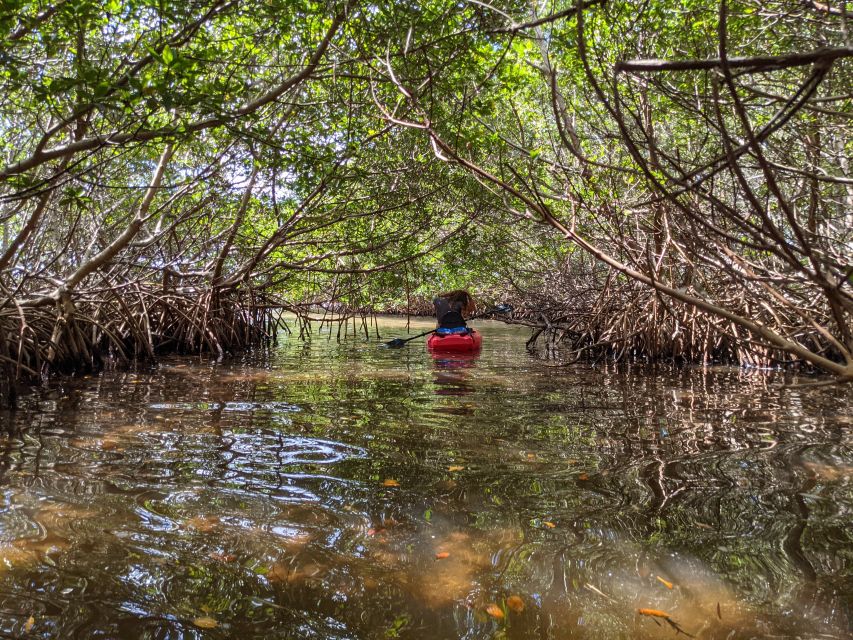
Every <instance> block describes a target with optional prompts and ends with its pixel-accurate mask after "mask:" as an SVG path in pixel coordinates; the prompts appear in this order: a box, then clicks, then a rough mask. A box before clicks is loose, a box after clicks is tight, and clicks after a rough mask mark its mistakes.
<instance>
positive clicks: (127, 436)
mask: <svg viewBox="0 0 853 640" xmlns="http://www.w3.org/2000/svg"><path fill="white" fill-rule="evenodd" d="M422 330H423V329H421V328H420V327H418V326H413V328H412V331H413V332H417V331H422ZM484 333H485V341H484V342H485V344H484V349H483V351H482V353H481V354H480V356H479V357H465V358H460V357H458V356H453V357H452V358H447V357H439V358H433V357H431V356H430V355H429V354H428V353H427V352H426V351H425V350H424V349H423V348H422V347H421V348H407V349H402V350H381V349H376V348H374V347H373V345H369V344H364V343H362V342H360V341H353V342H352V343H343V344H341V345H337V344H336V343H334V342H328V341H326V340H325V339H321V340H317V341H315V342H314V343H313V344H311V345H303V344H301V343H296V342H290V343H284V344H283V345H282V346H281V348H280V349H279V350H277V351H275V352H272V353H257V354H250V355H247V356H245V357H243V358H241V359H240V360H238V361H234V362H230V363H223V364H219V365H217V364H212V363H209V362H207V361H198V360H189V359H188V360H180V359H175V360H174V361H170V362H169V363H167V364H166V365H164V366H161V367H157V368H152V369H140V370H138V371H130V372H111V373H108V374H105V375H103V376H101V377H98V378H90V379H85V380H80V381H77V382H74V383H72V384H70V385H68V386H67V388H65V389H63V390H61V392H58V391H48V392H44V393H43V394H36V395H32V396H30V397H29V398H28V399H27V404H26V406H25V407H24V409H23V410H21V411H19V412H17V413H15V414H6V415H5V416H4V420H5V421H6V422H5V423H4V424H6V426H7V427H8V430H7V435H6V437H5V438H3V439H0V478H2V485H0V489H2V492H0V582H2V588H3V594H4V595H3V601H4V604H3V611H4V614H3V615H2V616H0V632H2V634H3V635H7V636H13V637H20V636H22V635H24V634H25V633H29V634H30V635H35V636H41V637H63V638H66V637H68V638H91V637H122V638H183V637H187V638H196V637H211V638H232V637H244V638H267V637H282V638H353V637H357V638H390V637H400V638H493V637H505V638H531V639H532V638H661V637H677V634H678V631H677V630H676V628H677V629H680V630H682V631H683V632H685V633H688V634H690V635H693V636H696V637H700V638H720V639H723V638H751V637H768V636H773V637H782V638H794V637H803V638H842V637H847V631H848V629H849V627H850V622H851V611H850V602H851V596H853V583H851V577H853V574H851V568H850V563H849V556H850V552H851V548H853V545H851V538H850V531H851V526H850V525H851V521H850V513H851V509H853V494H851V492H850V483H851V477H853V474H852V473H851V469H853V447H851V444H853V440H851V436H850V428H849V427H850V425H851V419H850V416H851V415H853V412H851V411H850V409H851V405H853V403H852V402H851V398H850V394H849V392H848V391H846V390H845V391H843V392H839V390H838V389H834V390H813V391H808V392H806V391H801V390H795V389H784V388H779V387H778V382H779V379H778V376H777V377H776V378H767V377H763V376H755V375H746V374H744V373H742V372H738V371H732V370H719V371H705V372H702V371H694V372H691V371H672V372H667V371H657V372H648V371H641V370H637V369H627V370H610V369H607V368H601V367H596V368H592V367H575V368H571V369H566V370H560V369H553V368H546V367H544V366H542V365H540V364H539V363H536V362H535V361H531V360H529V359H528V358H527V357H526V355H525V354H524V351H523V342H524V336H523V335H521V334H517V333H513V332H512V331H507V330H504V329H500V328H498V327H489V328H488V329H487V330H485V331H484ZM412 347H414V345H412ZM673 625H675V626H673Z"/></svg>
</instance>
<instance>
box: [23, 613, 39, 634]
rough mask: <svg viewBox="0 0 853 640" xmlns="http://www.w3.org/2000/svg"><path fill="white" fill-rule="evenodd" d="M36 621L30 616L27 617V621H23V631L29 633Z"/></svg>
mask: <svg viewBox="0 0 853 640" xmlns="http://www.w3.org/2000/svg"><path fill="white" fill-rule="evenodd" d="M35 623H36V619H35V618H33V617H32V616H30V617H29V618H27V621H26V622H25V623H24V633H29V632H30V631H32V628H33V625H34V624H35Z"/></svg>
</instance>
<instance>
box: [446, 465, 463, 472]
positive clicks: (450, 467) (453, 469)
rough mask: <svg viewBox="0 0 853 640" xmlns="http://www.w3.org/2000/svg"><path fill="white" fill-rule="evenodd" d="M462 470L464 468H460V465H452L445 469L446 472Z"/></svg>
mask: <svg viewBox="0 0 853 640" xmlns="http://www.w3.org/2000/svg"><path fill="white" fill-rule="evenodd" d="M464 468H465V467H463V466H461V465H458V464H452V465H450V466H449V467H447V470H448V471H462V469H464Z"/></svg>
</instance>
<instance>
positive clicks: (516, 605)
mask: <svg viewBox="0 0 853 640" xmlns="http://www.w3.org/2000/svg"><path fill="white" fill-rule="evenodd" d="M506 606H507V607H508V608H509V610H510V611H514V612H515V613H521V612H522V611H524V600H522V599H521V597H520V596H510V597H509V598H507V599H506Z"/></svg>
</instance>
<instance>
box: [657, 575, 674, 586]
mask: <svg viewBox="0 0 853 640" xmlns="http://www.w3.org/2000/svg"><path fill="white" fill-rule="evenodd" d="M655 577H656V578H657V579H658V582H660V583H661V584H662V585H663V586H665V587H666V588H667V589H672V583H671V582H670V581H669V580H664V579H663V578H661V577H660V576H655Z"/></svg>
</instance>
